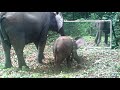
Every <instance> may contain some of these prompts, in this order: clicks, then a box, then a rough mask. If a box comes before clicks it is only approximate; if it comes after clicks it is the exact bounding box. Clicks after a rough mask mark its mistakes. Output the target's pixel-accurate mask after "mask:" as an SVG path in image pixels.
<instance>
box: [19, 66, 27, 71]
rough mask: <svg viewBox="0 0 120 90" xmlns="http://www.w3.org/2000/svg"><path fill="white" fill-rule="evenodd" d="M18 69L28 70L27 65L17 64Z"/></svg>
mask: <svg viewBox="0 0 120 90" xmlns="http://www.w3.org/2000/svg"><path fill="white" fill-rule="evenodd" d="M19 69H20V70H23V71H24V70H25V71H27V70H29V67H28V66H27V65H25V66H19Z"/></svg>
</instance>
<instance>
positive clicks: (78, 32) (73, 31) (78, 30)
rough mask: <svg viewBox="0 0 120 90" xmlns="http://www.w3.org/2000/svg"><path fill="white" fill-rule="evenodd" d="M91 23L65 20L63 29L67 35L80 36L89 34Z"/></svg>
mask: <svg viewBox="0 0 120 90" xmlns="http://www.w3.org/2000/svg"><path fill="white" fill-rule="evenodd" d="M90 26H91V23H89V22H65V23H64V29H65V33H66V34H67V35H68V36H72V37H75V38H76V37H82V36H87V35H89V34H90V33H89V30H90V29H91V28H90Z"/></svg>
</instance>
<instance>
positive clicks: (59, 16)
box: [55, 12, 64, 31]
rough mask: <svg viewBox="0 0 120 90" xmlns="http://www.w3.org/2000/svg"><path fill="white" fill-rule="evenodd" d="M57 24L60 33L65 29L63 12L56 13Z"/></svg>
mask: <svg viewBox="0 0 120 90" xmlns="http://www.w3.org/2000/svg"><path fill="white" fill-rule="evenodd" d="M55 18H56V22H57V26H58V31H59V30H60V29H61V28H62V27H63V20H64V19H63V16H62V13H61V12H56V16H55Z"/></svg>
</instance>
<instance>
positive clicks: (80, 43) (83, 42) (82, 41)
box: [75, 38, 86, 48]
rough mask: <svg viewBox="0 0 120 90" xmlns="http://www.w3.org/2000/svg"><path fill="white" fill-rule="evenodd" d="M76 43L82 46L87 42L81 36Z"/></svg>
mask: <svg viewBox="0 0 120 90" xmlns="http://www.w3.org/2000/svg"><path fill="white" fill-rule="evenodd" d="M75 43H76V44H77V48H80V47H81V46H85V45H86V42H85V40H84V39H83V38H79V39H77V40H76V41H75Z"/></svg>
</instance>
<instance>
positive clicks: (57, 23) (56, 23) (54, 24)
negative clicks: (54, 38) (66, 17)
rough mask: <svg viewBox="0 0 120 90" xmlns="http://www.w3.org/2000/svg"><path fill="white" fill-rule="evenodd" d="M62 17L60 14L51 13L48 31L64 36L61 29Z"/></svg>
mask: <svg viewBox="0 0 120 90" xmlns="http://www.w3.org/2000/svg"><path fill="white" fill-rule="evenodd" d="M63 23H64V22H63V16H62V13H61V12H51V13H50V30H52V31H55V32H57V33H59V34H60V35H61V36H64V35H65V33H64V29H63Z"/></svg>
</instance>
